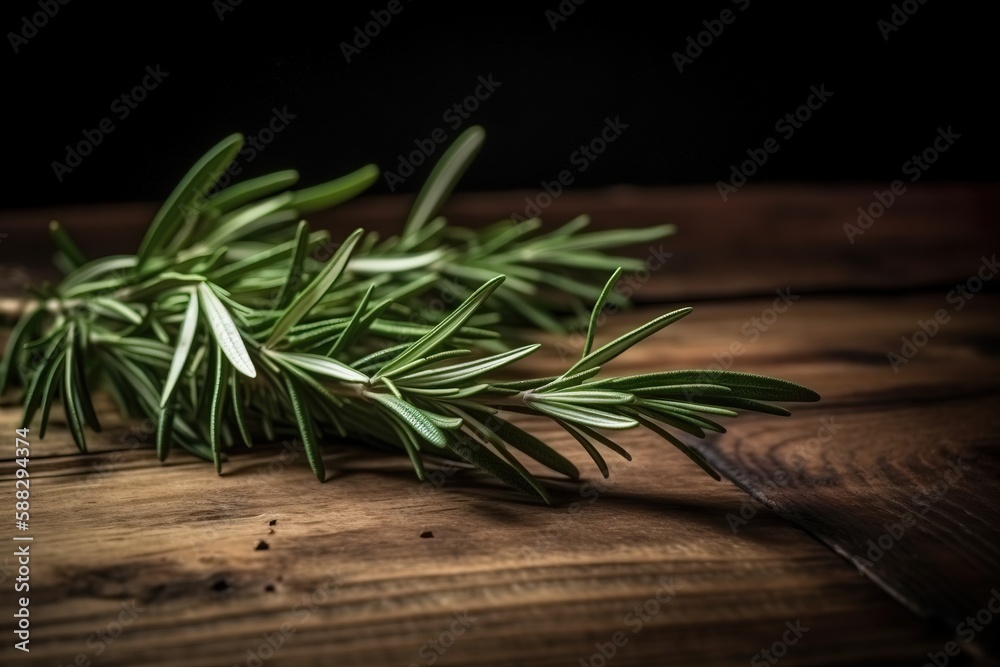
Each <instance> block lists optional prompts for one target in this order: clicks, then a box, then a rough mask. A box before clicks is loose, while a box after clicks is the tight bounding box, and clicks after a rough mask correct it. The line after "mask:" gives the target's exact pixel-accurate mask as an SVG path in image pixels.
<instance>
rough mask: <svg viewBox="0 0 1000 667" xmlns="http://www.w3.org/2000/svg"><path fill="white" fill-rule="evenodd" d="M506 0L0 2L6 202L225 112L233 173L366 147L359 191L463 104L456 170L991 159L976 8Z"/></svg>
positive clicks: (430, 138)
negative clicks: (464, 166)
mask: <svg viewBox="0 0 1000 667" xmlns="http://www.w3.org/2000/svg"><path fill="white" fill-rule="evenodd" d="M577 1H578V2H579V0H577ZM525 4H526V6H522V5H516V4H515V5H510V4H508V3H503V4H499V3H497V4H493V3H490V4H477V5H475V8H474V9H470V10H468V11H464V12H463V11H461V10H456V9H455V7H453V6H451V5H448V6H434V5H431V4H430V3H419V2H410V1H408V0H397V1H394V2H388V0H385V1H383V0H370V1H368V2H346V3H343V2H342V3H337V4H336V5H335V6H334V7H332V8H330V9H329V10H326V9H324V10H322V11H321V10H318V9H316V8H315V7H314V6H313V5H311V4H308V3H299V2H282V3H280V4H278V3H254V2H243V1H240V0H214V1H211V0H204V1H202V2H198V3H143V4H142V5H136V4H126V3H119V4H114V3H107V4H105V3H102V4H101V5H100V6H94V5H92V4H86V3H77V2H67V3H66V4H60V2H59V1H58V0H32V1H26V0H16V1H14V2H8V3H5V4H4V8H3V13H2V18H0V25H2V26H3V28H4V32H5V35H6V41H7V45H6V46H5V48H6V49H7V52H6V54H5V55H4V57H3V58H2V61H3V65H2V67H3V68H4V81H5V82H6V83H7V86H8V94H7V97H6V101H7V109H8V111H7V118H8V119H9V123H10V124H9V126H8V128H7V131H6V132H5V149H6V151H5V152H6V157H7V159H8V161H9V162H8V164H9V167H8V170H7V171H8V174H9V176H8V179H12V181H11V180H8V184H7V187H5V188H4V189H3V192H2V194H0V198H2V199H0V207H3V208H19V207H36V206H51V205H63V204H76V203H86V202H108V201H148V200H160V199H163V198H164V197H165V196H166V195H167V194H168V192H169V190H170V189H171V188H172V186H173V185H174V184H175V183H176V182H177V180H178V179H179V178H180V177H181V175H182V174H183V173H184V171H185V170H186V168H187V167H188V166H190V165H191V164H192V163H193V162H194V161H195V160H196V159H197V158H198V157H199V156H200V155H201V154H202V153H203V152H204V151H205V150H206V149H207V148H209V147H210V146H211V145H213V144H214V143H216V142H217V141H218V140H219V139H221V138H222V137H223V136H225V135H227V134H229V133H231V132H236V131H238V132H242V133H244V134H246V135H247V137H248V138H249V139H250V144H249V146H248V148H247V149H245V150H244V153H243V154H242V155H241V157H240V170H241V173H240V175H239V178H243V177H250V176H256V175H260V174H264V173H268V172H271V171H275V170H279V169H285V168H296V169H299V170H300V171H301V172H302V177H303V180H302V183H303V184H311V183H315V182H320V181H323V180H326V179H329V178H332V177H335V176H338V175H341V174H343V173H345V172H347V171H350V170H353V169H355V168H357V167H360V166H362V165H364V164H367V163H371V162H374V163H377V164H378V165H379V167H380V168H381V169H382V170H383V178H382V179H380V181H379V183H378V184H376V186H375V187H373V188H372V190H371V191H370V194H375V195H378V194H388V193H390V192H414V191H415V190H416V189H417V188H418V187H419V185H420V184H421V183H422V182H423V180H424V179H425V178H426V176H427V174H428V173H429V171H430V169H431V165H432V163H433V159H432V158H433V156H435V155H439V154H440V152H441V151H442V150H443V149H442V145H445V144H446V143H447V142H448V141H450V140H451V139H453V138H454V137H456V136H457V135H458V134H459V133H460V132H461V131H462V130H463V129H465V128H467V127H468V126H470V125H473V124H479V125H482V126H483V127H485V129H486V131H487V137H488V138H487V143H486V147H485V149H484V151H483V153H482V154H481V156H480V158H479V159H478V160H477V162H476V164H475V165H474V166H473V168H472V169H471V170H470V172H469V174H468V175H467V177H466V178H465V180H464V181H463V183H462V185H461V186H460V188H461V189H465V190H500V189H524V190H529V191H538V190H541V189H542V184H543V183H545V182H551V181H552V180H553V179H557V178H558V176H559V174H560V173H561V172H563V171H568V173H569V177H568V178H564V182H569V183H570V185H569V187H570V188H595V187H602V186H608V185H612V184H618V183H629V184H635V185H641V186H662V185H677V184H716V185H717V184H718V183H719V182H720V181H724V182H728V183H729V184H731V185H734V184H735V185H738V184H739V176H740V173H739V172H742V176H744V177H746V179H747V182H750V183H755V184H756V183H771V182H802V183H816V182H836V183H855V182H875V183H885V184H886V185H888V183H889V182H890V181H892V180H894V179H910V177H911V176H917V177H918V178H919V180H921V181H924V182H954V181H966V182H967V181H978V182H983V181H993V180H996V178H997V177H998V175H1000V170H998V167H997V163H996V160H995V159H994V158H993V156H994V147H995V145H996V123H995V120H993V119H992V118H990V116H992V115H995V114H994V113H993V112H992V111H991V108H992V102H991V100H992V95H991V93H990V92H989V90H990V88H989V86H990V83H989V80H988V79H987V78H986V77H987V76H992V69H993V68H992V67H991V65H993V64H994V63H995V60H996V50H995V47H994V46H993V45H992V40H993V37H992V31H993V25H994V23H993V19H992V16H984V15H983V14H982V12H983V11H986V12H989V13H992V12H994V11H995V10H994V9H992V8H990V9H985V8H983V9H980V8H977V9H976V10H975V12H974V13H973V12H972V11H970V9H969V7H968V6H967V5H964V4H961V3H954V4H948V3H943V2H925V3H921V2H918V1H917V0H909V1H908V2H901V3H891V2H876V3H862V4H861V5H860V6H846V7H845V6H842V5H832V4H828V3H823V4H809V3H796V4H794V5H784V6H775V5H773V4H769V3H759V2H756V1H752V0H736V1H731V0H716V1H715V2H709V3H683V4H682V5H680V6H675V5H673V4H670V5H665V6H662V7H659V8H658V10H657V11H658V13H657V14H652V13H651V10H649V9H648V8H647V7H646V6H645V5H641V4H639V3H628V2H615V3H598V2H595V1H591V2H581V3H580V4H577V3H576V2H573V1H572V0H562V1H561V2H559V1H558V0H551V1H550V2H543V3H525ZM817 92H819V93H822V94H821V95H817V94H816V93H817ZM803 105H805V106H803ZM810 107H811V108H810ZM789 114H791V115H789ZM609 119H610V124H614V126H615V127H616V128H617V133H614V132H612V131H611V130H607V131H606V130H605V128H606V127H610V124H609ZM948 128H951V132H952V133H953V135H952V136H955V135H957V136H958V137H960V138H959V139H957V140H954V141H953V142H952V144H953V145H950V146H949V149H948V150H947V152H946V153H943V154H941V155H940V156H938V158H936V159H935V161H934V163H933V164H928V165H926V167H927V168H923V167H920V166H916V165H914V164H912V163H909V161H910V160H911V159H912V158H913V156H915V155H916V156H919V155H920V154H921V153H922V152H923V151H924V150H925V149H927V148H928V147H930V146H932V145H933V142H934V141H935V139H936V137H938V136H939V130H944V131H945V132H947V131H948ZM602 132H606V135H607V136H606V137H605V139H607V138H608V137H611V136H612V135H613V137H614V138H613V140H611V141H609V142H608V143H607V144H606V145H603V144H604V142H602V141H596V143H595V140H597V139H598V138H599V137H600V136H601V133H602ZM769 140H771V141H772V142H773V143H771V144H767V145H769V146H770V149H767V150H765V146H766V142H768V141H769ZM592 144H593V145H592ZM602 146H603V148H602ZM588 148H590V150H589V151H588V150H585V149H588ZM598 149H600V152H598ZM762 151H764V152H762ZM754 156H756V165H747V166H746V167H745V168H744V167H742V166H741V165H742V163H744V162H746V161H747V160H748V159H753V158H754ZM764 158H766V159H764ZM908 163H909V164H908ZM734 170H735V171H734ZM407 174H409V175H407Z"/></svg>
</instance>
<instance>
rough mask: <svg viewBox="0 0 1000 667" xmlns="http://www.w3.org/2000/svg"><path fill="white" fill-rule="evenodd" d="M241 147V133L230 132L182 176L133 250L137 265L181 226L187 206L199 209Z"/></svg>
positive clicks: (140, 264)
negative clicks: (136, 247)
mask: <svg viewBox="0 0 1000 667" xmlns="http://www.w3.org/2000/svg"><path fill="white" fill-rule="evenodd" d="M242 147H243V135H242V134H231V135H229V136H228V137H226V138H225V139H223V140H222V141H220V142H219V143H218V144H216V145H215V146H213V147H212V148H211V149H210V150H209V151H208V152H207V153H206V154H205V155H204V156H203V157H202V158H201V159H200V160H198V162H197V163H195V165H194V166H193V167H191V170H190V171H188V173H187V174H186V175H185V176H184V178H183V179H182V180H181V182H180V183H179V184H178V185H177V187H176V188H175V189H174V191H173V192H172V193H170V196H169V197H167V200H166V201H165V202H164V203H163V206H162V207H161V208H160V210H159V212H158V213H157V214H156V217H155V218H153V222H152V224H150V226H149V230H148V231H147V232H146V236H145V237H144V238H143V239H142V243H141V244H140V245H139V251H138V252H137V253H136V255H137V257H138V260H139V266H142V265H143V264H144V263H145V262H147V261H148V260H149V258H150V257H152V256H153V255H154V254H156V252H157V251H159V249H160V248H161V247H162V245H163V244H164V243H165V242H166V241H167V240H168V239H170V238H171V237H172V236H173V235H174V234H175V233H176V232H177V231H178V229H180V226H181V224H182V223H183V221H184V217H185V215H188V214H189V213H188V212H187V209H195V210H198V209H200V208H201V203H202V202H203V201H204V199H205V196H206V195H207V194H208V191H209V190H210V189H211V187H212V186H213V185H215V182H216V181H217V180H218V179H219V176H221V175H222V172H223V171H225V170H226V169H227V168H228V167H229V165H230V163H232V161H233V160H234V159H235V158H236V155H237V154H238V153H239V152H240V148H242Z"/></svg>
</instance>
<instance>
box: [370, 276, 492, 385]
mask: <svg viewBox="0 0 1000 667" xmlns="http://www.w3.org/2000/svg"><path fill="white" fill-rule="evenodd" d="M503 280H504V277H503V276H497V277H496V278H494V279H493V280H491V281H489V282H488V283H486V284H485V285H483V286H482V287H480V288H479V289H477V290H476V291H475V292H474V293H473V294H472V296H470V297H469V298H468V299H466V300H465V301H464V302H463V303H462V305H460V306H459V307H458V308H456V309H455V311H454V312H453V313H452V314H451V315H449V316H448V317H446V318H445V319H444V320H442V322H441V323H440V324H438V325H437V326H436V327H434V328H433V329H431V330H430V331H428V332H427V333H426V334H425V335H424V336H423V337H422V338H421V339H420V340H418V341H417V342H415V343H413V345H411V346H409V347H408V348H407V349H406V351H404V352H403V353H402V354H400V355H399V356H398V357H396V358H395V359H393V360H392V361H390V362H389V363H387V364H386V365H385V366H383V367H382V368H380V369H379V371H378V372H377V373H375V375H373V376H372V381H373V382H374V381H375V380H377V379H379V378H380V377H382V376H383V375H386V374H388V373H391V372H392V371H393V370H395V369H397V368H402V367H403V366H405V365H406V364H408V363H410V362H411V361H415V360H417V359H420V358H421V357H423V356H426V355H427V353H429V352H431V351H432V350H433V349H434V348H436V347H437V346H438V345H441V344H442V343H444V342H445V341H446V340H448V338H450V337H451V335H452V334H454V333H455V332H456V331H458V330H459V329H460V328H461V327H462V325H464V324H465V323H466V321H467V320H468V319H469V318H470V317H472V315H473V313H475V312H476V309H477V308H479V306H480V305H481V304H482V303H483V302H484V301H486V299H488V298H489V297H490V295H491V294H493V292H494V291H495V290H496V288H497V287H499V286H500V283H502V282H503Z"/></svg>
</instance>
